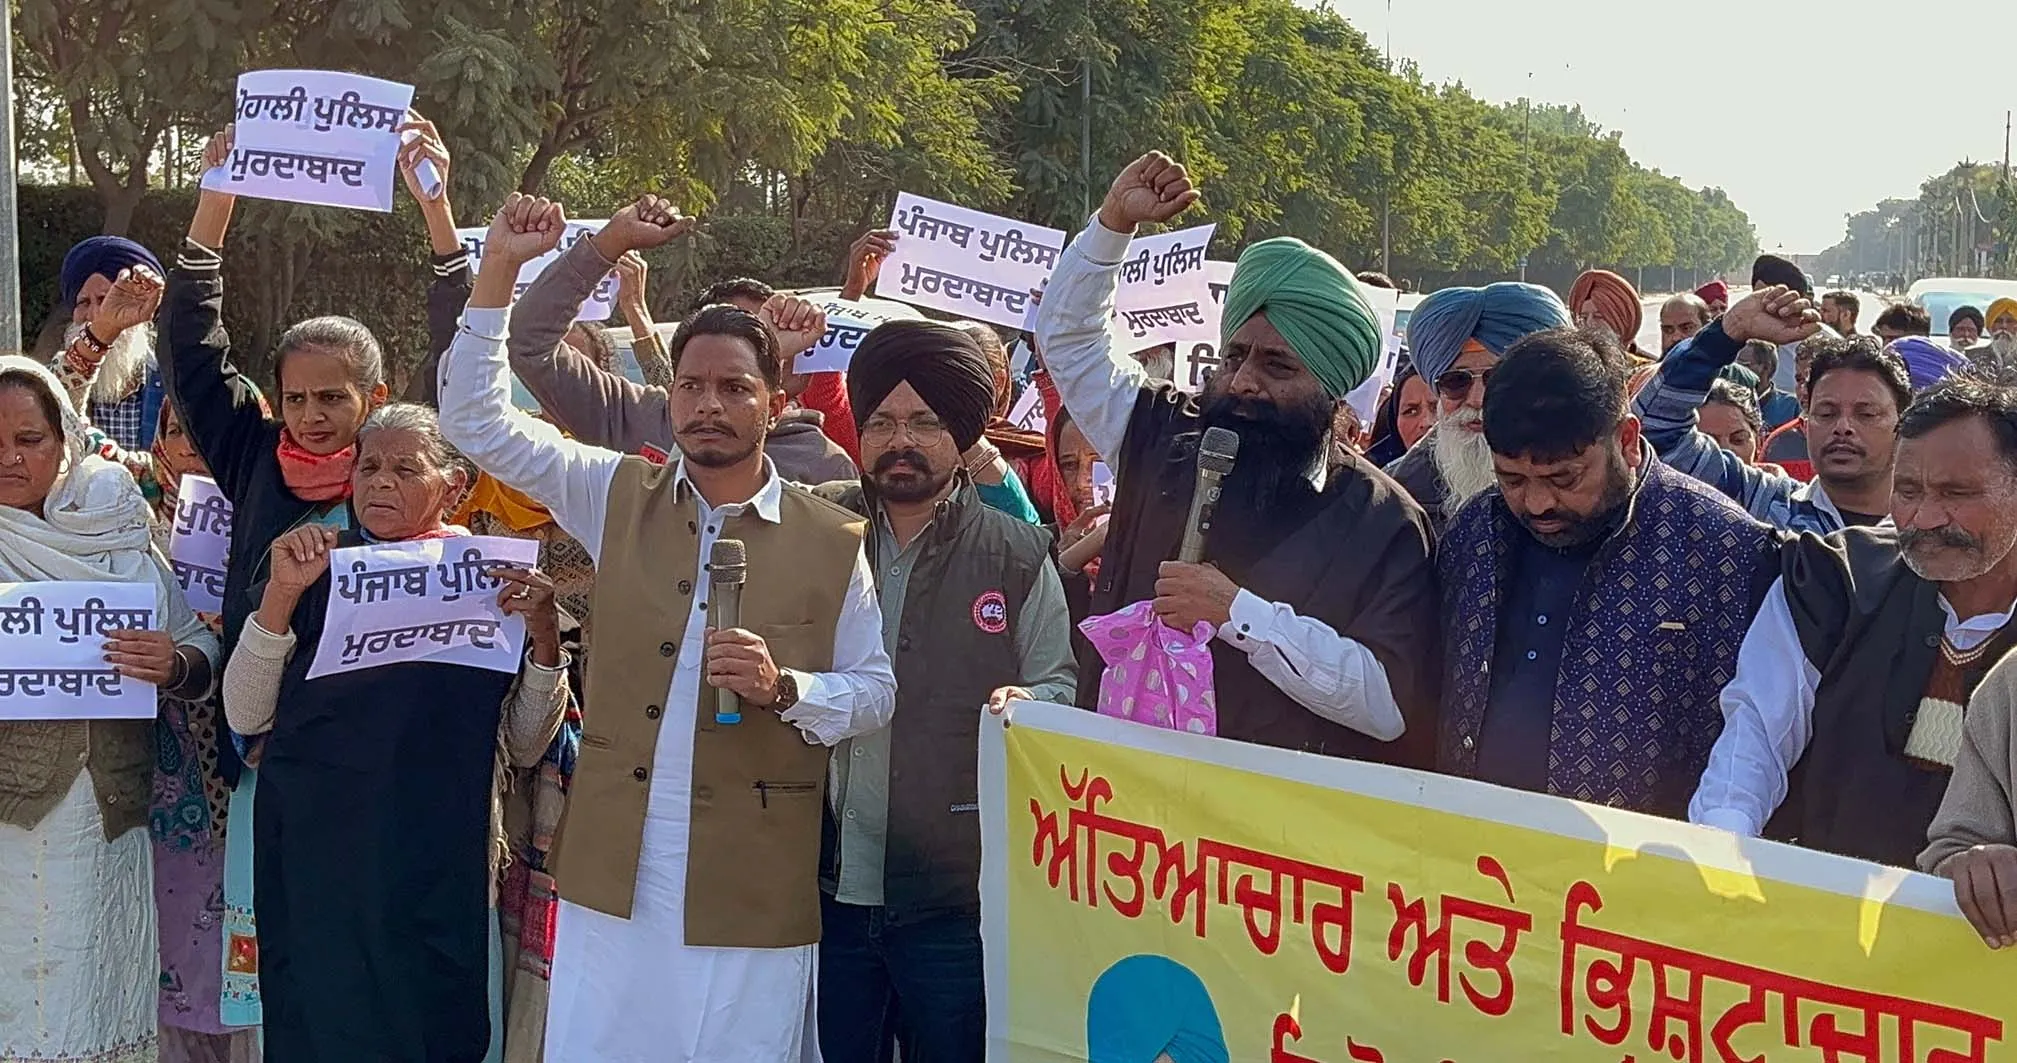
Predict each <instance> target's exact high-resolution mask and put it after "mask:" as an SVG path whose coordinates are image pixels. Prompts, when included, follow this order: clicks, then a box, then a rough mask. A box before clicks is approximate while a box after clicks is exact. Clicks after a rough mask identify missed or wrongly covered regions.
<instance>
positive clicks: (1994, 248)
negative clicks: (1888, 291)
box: [1817, 162, 2017, 280]
mask: <svg viewBox="0 0 2017 1063" xmlns="http://www.w3.org/2000/svg"><path fill="white" fill-rule="evenodd" d="M1844 230H1845V231H1844V233H1843V237H1842V242H1841V243H1838V244H1836V245H1835V246H1834V247H1831V248H1829V249H1828V250H1826V251H1824V252H1822V253H1821V256H1820V262H1819V265H1818V267H1817V270H1818V272H1820V273H1821V275H1823V276H1827V275H1831V274H1853V273H1883V274H1893V273H1903V274H1904V275H1905V278H1906V279H1907V280H1910V279H1911V278H1913V277H1921V276H1926V277H1931V276H1961V277H1973V276H1990V277H2017V189H2013V188H2012V186H2011V177H2010V175H2008V174H2006V173H2004V171H2003V167H2002V166H2000V165H1995V164H1989V163H1977V162H1960V163H1956V164H1955V165H1954V166H1953V168H1951V169H1949V170H1948V171H1947V172H1946V173H1943V174H1937V175H1935V176H1933V177H1929V178H1927V179H1926V181H1925V182H1924V183H1923V184H1921V185H1920V186H1919V196H1918V198H1916V199H1887V200H1884V201H1883V202H1881V203H1879V204H1877V205H1876V206H1875V207H1873V208H1871V209H1869V210H1865V211H1859V212H1857V213H1855V214H1852V215H1850V216H1849V217H1848V218H1847V219H1846V221H1845V224H1844Z"/></svg>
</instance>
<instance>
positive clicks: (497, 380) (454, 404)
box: [441, 307, 896, 746]
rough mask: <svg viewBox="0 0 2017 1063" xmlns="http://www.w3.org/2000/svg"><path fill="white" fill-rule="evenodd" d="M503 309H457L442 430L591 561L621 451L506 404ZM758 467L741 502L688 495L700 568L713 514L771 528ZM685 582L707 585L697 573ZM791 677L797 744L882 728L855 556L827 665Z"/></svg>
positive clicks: (876, 663) (878, 631)
mask: <svg viewBox="0 0 2017 1063" xmlns="http://www.w3.org/2000/svg"><path fill="white" fill-rule="evenodd" d="M509 313H510V311H509V310H506V309H504V308H475V307H472V308H470V309H467V310H465V311H464V312H463V315H462V319H463V328H462V332H461V333H460V334H458V335H457V336H456V338H455V343H454V345H453V346H451V347H450V348H449V352H448V355H447V356H446V357H444V358H443V359H442V370H441V374H442V381H443V387H442V392H441V429H442V432H443V433H444V434H445V435H447V436H448V438H449V440H450V441H451V442H453V443H454V444H455V445H456V446H457V447H458V448H460V449H461V450H462V452H463V453H464V454H466V455H468V456H469V459H470V460H471V461H473V462H475V463H476V464H477V466H478V467H480V468H482V469H483V470H485V471H486V472H489V473H490V474H491V475H492V476H495V477H497V479H498V480H500V481H502V482H504V483H506V484H508V485H510V486H511V487H514V488H516V489H518V490H520V491H523V492H525V494H526V495H527V496H529V497H531V498H532V499H533V500H534V501H536V502H538V503H539V504H540V505H543V506H545V507H546V508H547V510H548V511H549V512H551V513H552V514H553V519H554V521H555V522H556V523H558V524H559V525H560V526H561V528H563V529H564V530H566V532H567V533H568V534H569V535H572V536H574V537H575V538H576V539H577V540H579V541H580V542H581V545H582V546H583V547H584V548H585V549H587V551H588V553H589V556H590V557H591V558H593V559H594V560H596V561H597V562H600V561H601V560H602V534H603V526H604V524H605V522H606V520H607V518H608V515H609V485H610V483H611V481H612V480H613V479H614V478H615V476H616V469H617V466H618V465H620V464H621V463H622V462H623V455H621V454H618V453H617V452H615V451H613V450H604V449H602V448H601V447H591V446H589V445H587V444H585V443H581V442H579V441H577V440H573V439H569V438H567V437H566V436H565V435H563V434H562V433H561V431H560V430H559V429H557V428H555V427H554V426H552V425H550V424H547V423H546V422H544V421H540V420H538V419H536V418H533V417H530V416H527V415H526V414H525V413H523V412H521V411H519V410H518V409H516V408H515V407H513V406H512V404H511V399H510V396H511V391H510V383H509V381H510V367H509V365H508V363H507V362H506V360H505V355H504V339H505V335H506V332H507V322H508V315H509ZM763 467H764V481H763V486H761V487H759V488H758V489H757V492H756V494H755V495H753V496H751V497H750V498H749V499H747V500H745V501H744V502H741V503H737V504H728V505H723V506H719V507H711V506H709V505H708V504H707V500H706V499H705V498H704V497H701V495H700V492H699V491H697V490H695V491H694V495H695V499H696V501H697V502H698V503H699V508H700V513H701V515H702V517H703V523H702V525H701V527H702V529H703V531H702V533H701V540H700V551H699V560H698V564H700V565H701V566H705V564H706V559H707V557H708V553H709V551H710V550H711V549H712V548H713V546H714V540H715V539H717V538H719V537H720V532H721V527H722V518H724V517H727V516H729V515H731V513H740V512H741V511H742V510H744V509H745V508H751V509H754V510H755V512H756V515H757V516H758V517H759V518H761V519H763V520H766V521H769V522H771V523H773V524H775V523H777V521H778V519H779V509H778V506H779V500H780V499H781V498H782V497H783V494H784V481H782V480H781V479H779V478H778V475H777V469H776V467H774V466H773V465H772V464H771V462H770V459H769V458H768V457H766V458H764V462H763ZM673 475H674V477H675V484H677V485H682V486H683V487H684V488H685V489H687V490H693V487H692V481H691V480H689V479H688V478H687V473H686V459H685V458H683V457H682V458H680V459H679V465H678V467H677V468H676V470H675V471H674V474H673ZM695 585H696V586H706V585H707V580H706V575H705V569H704V567H703V568H702V569H701V570H700V571H699V572H698V573H697V578H696V579H695ZM794 675H795V676H796V677H797V679H798V690H799V700H798V704H797V705H794V706H792V708H791V709H790V710H788V711H787V712H785V713H784V714H783V715H782V717H781V718H782V719H783V720H784V721H785V722H786V723H791V724H796V725H797V726H798V728H799V730H800V731H802V732H804V734H805V738H806V741H808V742H813V743H816V744H820V745H829V746H830V745H833V744H835V743H837V742H839V741H841V740H842V739H845V738H850V737H853V736H854V735H858V734H866V733H867V732H869V731H873V730H875V729H876V728H878V727H883V726H886V725H887V724H888V723H889V719H890V716H891V715H892V714H893V713H894V712H895V708H896V674H895V671H894V669H893V668H892V667H891V665H890V660H889V655H888V654H887V653H885V652H884V651H883V646H882V612H881V609H880V608H879V607H878V606H877V604H876V597H875V581H874V579H873V578H872V576H871V575H870V573H869V569H868V557H867V555H866V553H865V552H857V553H856V555H855V570H854V573H853V575H852V576H851V577H850V578H849V581H848V590H847V598H846V600H845V601H844V602H843V604H842V608H841V615H840V622H839V623H838V624H837V625H835V627H834V647H833V669H832V670H831V671H829V672H823V673H819V674H816V675H809V674H803V673H794Z"/></svg>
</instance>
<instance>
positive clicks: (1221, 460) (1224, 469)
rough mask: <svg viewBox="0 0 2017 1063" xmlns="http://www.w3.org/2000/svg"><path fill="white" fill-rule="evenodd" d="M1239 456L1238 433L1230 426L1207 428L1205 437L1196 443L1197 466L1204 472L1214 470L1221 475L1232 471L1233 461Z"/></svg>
mask: <svg viewBox="0 0 2017 1063" xmlns="http://www.w3.org/2000/svg"><path fill="white" fill-rule="evenodd" d="M1239 456H1240V434H1239V433H1238V432H1235V431H1233V430H1232V429H1230V428H1207V429H1205V438H1204V439H1203V440H1201V441H1199V443H1198V468H1199V469H1200V470H1202V471H1204V472H1215V473H1218V474H1219V475H1221V476H1223V475H1225V474H1226V473H1229V472H1232V471H1233V461H1234V459H1236V458H1238V457H1239Z"/></svg>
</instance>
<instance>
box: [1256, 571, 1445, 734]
mask: <svg viewBox="0 0 2017 1063" xmlns="http://www.w3.org/2000/svg"><path fill="white" fill-rule="evenodd" d="M1230 613H1231V620H1230V621H1229V622H1228V623H1227V624H1226V625H1225V626H1224V627H1222V628H1220V629H1219V638H1220V639H1221V640H1223V641H1224V642H1226V643H1227V644H1229V645H1232V646H1235V647H1237V648H1239V649H1241V650H1244V651H1245V652H1246V654H1247V660H1248V662H1249V663H1251V664H1252V665H1253V666H1254V671H1256V672H1259V673H1261V675H1262V676H1263V677H1265V678H1266V679H1267V680H1268V682H1270V683H1273V684H1274V685H1275V686H1276V687H1278V688H1280V690H1281V692H1282V693H1284V694H1287V695H1288V696H1289V697H1291V698H1293V699H1295V701H1296V704H1298V705H1301V706H1302V707H1304V708H1306V709H1308V710H1310V711H1311V712H1314V713H1316V714H1317V715H1319V716H1321V717H1323V718H1324V719H1326V720H1329V721H1331V722H1332V723H1335V724H1339V725H1342V726H1345V727H1349V728H1351V729H1352V730H1354V731H1357V732H1359V733H1360V734H1363V735H1368V736H1370V737H1373V738H1377V739H1379V740H1380V741H1382V742H1391V741H1393V740H1395V739H1397V738H1399V737H1401V734H1402V732H1404V731H1405V730H1407V721H1406V720H1404V719H1403V718H1402V717H1401V706H1400V704H1399V703H1398V702H1396V701H1395V700H1394V691H1393V687H1392V686H1390V685H1389V684H1388V682H1387V669H1386V666H1385V665H1383V664H1381V663H1380V660H1379V658H1378V657H1375V656H1374V655H1373V651H1371V650H1369V649H1367V648H1366V647H1365V646H1363V645H1361V644H1360V643H1358V642H1356V641H1354V640H1352V639H1348V638H1346V637H1344V636H1343V635H1340V634H1338V633H1337V632H1336V631H1334V630H1332V629H1331V626H1330V625H1329V624H1326V623H1324V622H1323V621H1321V620H1317V619H1314V618H1312V617H1307V616H1299V615H1297V613H1296V611H1295V610H1294V609H1291V608H1289V607H1288V606H1286V605H1283V604H1282V603H1280V602H1268V601H1263V600H1262V599H1261V598H1260V597H1259V596H1258V595H1255V594H1252V593H1250V592H1248V591H1245V590H1242V591H1240V593H1239V595H1238V596H1237V597H1235V598H1234V599H1233V607H1232V609H1231V611H1230Z"/></svg>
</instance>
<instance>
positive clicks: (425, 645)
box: [308, 535, 539, 679]
mask: <svg viewBox="0 0 2017 1063" xmlns="http://www.w3.org/2000/svg"><path fill="white" fill-rule="evenodd" d="M538 558H539V544H538V543H536V542H534V541H532V540H530V539H506V538H502V537H499V536H490V535H459V536H454V537H452V538H447V539H427V540H424V541H421V542H406V543H379V544H376V545H372V546H351V547H345V548H343V549H341V550H332V551H330V554H329V580H330V588H329V590H330V593H329V611H328V613H327V614H325V617H324V621H323V627H322V640H321V642H320V643H318V644H317V645H316V648H315V663H314V664H313V665H311V666H310V667H309V669H308V678H310V679H319V678H321V677H322V676H325V675H334V674H337V673H339V672H354V671H358V670H360V669H364V668H376V667H379V666H381V665H387V664H399V663H402V662H406V661H433V662H436V663H440V664H462V665H468V666H470V667H472V668H485V669H489V670H490V671H493V672H516V671H518V667H519V657H520V655H521V654H523V653H524V651H525V621H524V619H522V618H520V617H517V616H508V615H506V614H505V612H504V610H503V609H501V608H499V607H498V604H497V595H498V587H500V586H501V585H502V584H501V581H499V580H498V579H497V577H495V576H492V575H490V574H489V570H490V569H493V568H531V567H533V565H534V563H535V562H536V561H537V560H538Z"/></svg>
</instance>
